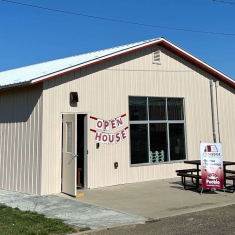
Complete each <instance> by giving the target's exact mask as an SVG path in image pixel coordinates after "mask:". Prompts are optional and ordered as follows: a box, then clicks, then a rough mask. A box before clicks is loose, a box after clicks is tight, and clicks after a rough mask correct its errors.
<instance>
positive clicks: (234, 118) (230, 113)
mask: <svg viewBox="0 0 235 235" xmlns="http://www.w3.org/2000/svg"><path fill="white" fill-rule="evenodd" d="M217 99H218V114H219V115H218V116H219V125H218V123H216V124H217V129H218V127H219V130H220V142H222V150H223V158H224V160H227V161H235V155H234V153H235V142H234V141H235V89H233V88H231V87H229V86H228V85H226V84H224V83H222V82H219V83H218V86H217ZM217 136H218V135H217ZM217 141H219V139H218V140H217ZM233 169H235V167H233Z"/></svg>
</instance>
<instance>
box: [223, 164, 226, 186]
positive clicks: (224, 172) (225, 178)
mask: <svg viewBox="0 0 235 235" xmlns="http://www.w3.org/2000/svg"><path fill="white" fill-rule="evenodd" d="M223 168H224V188H226V166H225V165H223Z"/></svg>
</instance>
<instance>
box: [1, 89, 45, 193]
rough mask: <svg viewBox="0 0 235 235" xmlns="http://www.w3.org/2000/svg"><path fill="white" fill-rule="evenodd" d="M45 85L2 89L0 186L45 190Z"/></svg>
mask: <svg viewBox="0 0 235 235" xmlns="http://www.w3.org/2000/svg"><path fill="white" fill-rule="evenodd" d="M41 137H42V84H39V85H34V86H29V87H27V88H26V87H25V88H17V89H9V90H6V91H0V187H1V188H4V189H9V190H14V191H20V192H25V193H30V194H37V195H39V194H40V193H41V192H40V190H41V174H40V173H41Z"/></svg>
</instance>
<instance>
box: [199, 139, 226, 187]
mask: <svg viewBox="0 0 235 235" xmlns="http://www.w3.org/2000/svg"><path fill="white" fill-rule="evenodd" d="M200 153H201V177H202V188H213V189H223V186H224V172H223V155H222V145H221V143H201V144H200Z"/></svg>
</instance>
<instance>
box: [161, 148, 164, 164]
mask: <svg viewBox="0 0 235 235" xmlns="http://www.w3.org/2000/svg"><path fill="white" fill-rule="evenodd" d="M164 161H165V152H164V150H162V151H161V154H160V162H164Z"/></svg>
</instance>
